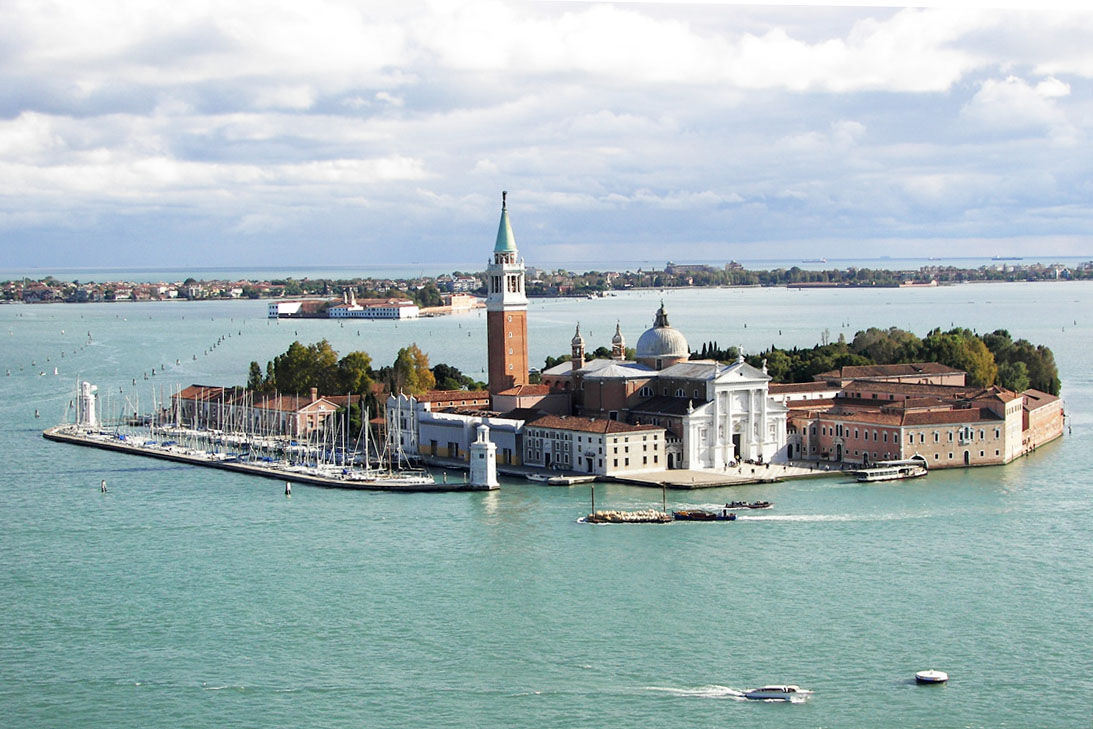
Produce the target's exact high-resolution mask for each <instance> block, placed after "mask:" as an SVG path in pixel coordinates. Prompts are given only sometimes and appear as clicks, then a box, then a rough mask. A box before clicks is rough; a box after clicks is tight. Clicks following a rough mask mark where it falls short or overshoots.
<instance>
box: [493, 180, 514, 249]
mask: <svg viewBox="0 0 1093 729" xmlns="http://www.w3.org/2000/svg"><path fill="white" fill-rule="evenodd" d="M506 195H508V193H507V192H502V193H501V224H500V225H499V226H497V245H495V246H494V247H493V252H494V253H516V236H514V235H513V234H512V226H511V225H509V211H508V209H507V208H506V205H505V196H506Z"/></svg>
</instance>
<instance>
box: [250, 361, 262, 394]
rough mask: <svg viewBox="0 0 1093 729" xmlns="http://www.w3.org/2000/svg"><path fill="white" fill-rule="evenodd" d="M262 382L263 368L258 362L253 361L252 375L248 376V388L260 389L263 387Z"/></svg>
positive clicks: (251, 364)
mask: <svg viewBox="0 0 1093 729" xmlns="http://www.w3.org/2000/svg"><path fill="white" fill-rule="evenodd" d="M262 384H263V383H262V368H261V367H260V366H259V365H258V363H257V362H251V363H250V375H249V376H248V377H247V389H248V390H255V391H258V390H261V389H262Z"/></svg>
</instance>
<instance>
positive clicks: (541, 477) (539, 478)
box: [524, 473, 552, 483]
mask: <svg viewBox="0 0 1093 729" xmlns="http://www.w3.org/2000/svg"><path fill="white" fill-rule="evenodd" d="M524 478H526V479H527V480H528V481H535V482H536V483H546V482H547V481H549V480H550V479H551V478H552V477H551V476H550V474H546V473H529V474H525V476H524Z"/></svg>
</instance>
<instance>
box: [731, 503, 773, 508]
mask: <svg viewBox="0 0 1093 729" xmlns="http://www.w3.org/2000/svg"><path fill="white" fill-rule="evenodd" d="M773 506H774V502H772V501H752V502H750V503H749V502H747V501H730V502H729V503H727V504H725V508H726V509H769V508H771V507H773Z"/></svg>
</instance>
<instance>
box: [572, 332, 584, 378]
mask: <svg viewBox="0 0 1093 729" xmlns="http://www.w3.org/2000/svg"><path fill="white" fill-rule="evenodd" d="M569 344H570V354H571V355H572V357H571V359H570V363H571V364H572V367H573V371H574V372H576V371H577V370H579V369H580V368H582V367H584V337H582V336H581V325H580V323H578V324H577V331H576V333H575V334H574V335H573V339H572V340H571V341H570V343H569Z"/></svg>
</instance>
